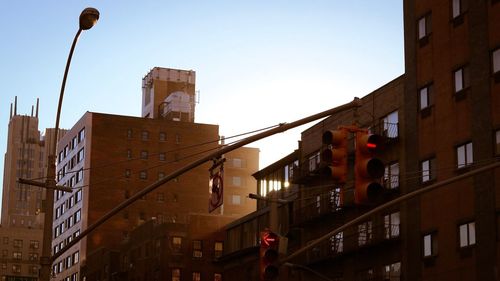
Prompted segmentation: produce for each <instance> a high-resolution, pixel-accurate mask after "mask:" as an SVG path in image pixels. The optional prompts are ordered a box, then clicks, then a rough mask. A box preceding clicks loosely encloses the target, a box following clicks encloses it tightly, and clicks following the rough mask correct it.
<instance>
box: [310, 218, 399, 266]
mask: <svg viewBox="0 0 500 281" xmlns="http://www.w3.org/2000/svg"><path fill="white" fill-rule="evenodd" d="M345 233H347V234H345ZM399 237H400V225H399V224H391V225H385V224H379V225H376V226H373V228H369V230H367V229H366V228H365V229H364V231H363V232H358V227H355V228H351V229H348V230H347V231H345V232H341V233H338V234H336V235H334V236H332V237H330V239H328V240H326V241H323V242H322V243H320V244H319V245H317V246H316V247H314V248H313V249H311V250H309V251H308V252H307V263H309V264H311V263H316V262H321V261H324V260H326V259H331V258H337V257H341V256H342V255H346V254H349V253H354V252H359V251H365V250H369V251H370V252H371V253H375V252H376V251H374V250H376V249H377V247H379V246H383V245H384V249H386V248H385V245H387V243H397V241H399ZM381 249H382V248H381ZM382 250H383V249H382Z"/></svg>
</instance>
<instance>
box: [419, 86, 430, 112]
mask: <svg viewBox="0 0 500 281" xmlns="http://www.w3.org/2000/svg"><path fill="white" fill-rule="evenodd" d="M427 95H428V91H427V87H425V88H422V89H420V109H424V108H426V107H427V106H429V100H428V98H427Z"/></svg>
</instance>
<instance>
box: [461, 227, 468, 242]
mask: <svg viewBox="0 0 500 281" xmlns="http://www.w3.org/2000/svg"><path fill="white" fill-rule="evenodd" d="M465 246H467V225H466V224H462V225H461V226H460V247H465Z"/></svg>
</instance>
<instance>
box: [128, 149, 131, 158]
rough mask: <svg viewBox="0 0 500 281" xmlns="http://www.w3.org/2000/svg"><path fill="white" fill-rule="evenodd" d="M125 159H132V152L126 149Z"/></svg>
mask: <svg viewBox="0 0 500 281" xmlns="http://www.w3.org/2000/svg"><path fill="white" fill-rule="evenodd" d="M127 159H132V150H131V149H127Z"/></svg>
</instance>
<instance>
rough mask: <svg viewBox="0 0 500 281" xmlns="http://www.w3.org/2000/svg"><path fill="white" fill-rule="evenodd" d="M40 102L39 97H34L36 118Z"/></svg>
mask: <svg viewBox="0 0 500 281" xmlns="http://www.w3.org/2000/svg"><path fill="white" fill-rule="evenodd" d="M39 102H40V99H39V98H36V111H35V112H36V114H35V117H36V118H38V104H39Z"/></svg>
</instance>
